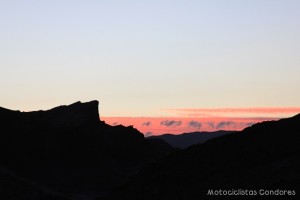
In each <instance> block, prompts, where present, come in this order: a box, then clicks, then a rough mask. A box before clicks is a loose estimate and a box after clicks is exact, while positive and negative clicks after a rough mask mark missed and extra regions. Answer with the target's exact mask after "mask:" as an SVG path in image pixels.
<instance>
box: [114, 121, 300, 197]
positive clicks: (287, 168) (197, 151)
mask: <svg viewBox="0 0 300 200" xmlns="http://www.w3.org/2000/svg"><path fill="white" fill-rule="evenodd" d="M299 133H300V115H296V116H294V117H291V118H287V119H281V120H279V121H268V122H262V123H258V124H255V125H253V126H251V127H248V128H246V129H244V130H243V131H240V132H236V133H232V134H228V135H225V136H221V137H217V138H214V139H211V140H209V141H207V142H205V143H203V144H198V145H193V146H191V147H190V148H187V149H185V150H182V151H177V152H174V153H172V154H170V155H169V156H167V157H164V158H163V159H161V160H159V161H157V162H156V163H153V164H150V165H148V166H147V167H145V168H144V169H143V170H141V171H140V172H139V173H138V174H137V175H135V176H134V177H132V179H131V180H130V181H129V182H127V183H126V184H125V185H123V187H121V188H120V189H119V190H118V191H116V192H115V193H114V194H113V195H111V196H110V199H118V198H120V197H122V198H124V199H126V198H129V197H130V199H132V200H135V199H146V200H150V199H151V200H154V199H155V200H156V199H164V200H185V199H203V198H204V199H209V198H211V197H213V196H207V193H208V190H209V189H219V190H220V189H223V190H225V189H228V190H232V189H236V190H238V189H244V190H246V189H248V190H250V189H253V190H256V192H257V193H258V192H259V189H264V190H266V189H273V190H277V189H279V190H289V191H291V192H292V193H293V194H294V195H299V194H298V193H299V189H300V170H299V169H300V146H299V142H300V135H299ZM294 195H292V197H295V196H294ZM257 196H259V193H258V194H257ZM248 197H249V196H248ZM288 197H289V196H288V195H287V196H284V197H283V198H285V199H287V198H288ZM233 198H234V197H233ZM249 198H250V197H249ZM219 199H222V196H219Z"/></svg>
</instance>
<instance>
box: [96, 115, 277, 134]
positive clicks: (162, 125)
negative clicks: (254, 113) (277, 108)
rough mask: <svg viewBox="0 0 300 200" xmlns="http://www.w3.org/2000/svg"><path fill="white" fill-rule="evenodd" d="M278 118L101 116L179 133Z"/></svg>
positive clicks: (233, 127)
mask: <svg viewBox="0 0 300 200" xmlns="http://www.w3.org/2000/svg"><path fill="white" fill-rule="evenodd" d="M276 119H278V118H228V117H227V118H226V117H214V118H213V117H206V118H203V117H202V118H179V117H170V118H168V117H101V120H103V121H105V122H106V123H108V124H110V125H119V124H122V125H124V126H134V128H136V129H138V130H139V131H140V132H142V133H143V134H145V135H147V136H149V135H160V134H166V133H171V134H181V133H187V132H195V131H208V132H210V131H216V130H242V129H244V128H246V127H248V126H251V125H252V124H255V123H258V122H262V121H269V120H276Z"/></svg>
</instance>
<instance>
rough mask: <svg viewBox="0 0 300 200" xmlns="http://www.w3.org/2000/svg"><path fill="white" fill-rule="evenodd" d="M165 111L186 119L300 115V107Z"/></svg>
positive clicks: (178, 109)
mask: <svg viewBox="0 0 300 200" xmlns="http://www.w3.org/2000/svg"><path fill="white" fill-rule="evenodd" d="M163 110H164V111H167V112H170V113H173V114H176V115H179V116H186V117H213V116H219V117H220V116H223V117H224V116H227V117H229V116H248V117H249V116H256V117H258V116H275V117H282V116H287V115H289V116H290V115H293V114H297V113H300V107H253V108H174V109H163Z"/></svg>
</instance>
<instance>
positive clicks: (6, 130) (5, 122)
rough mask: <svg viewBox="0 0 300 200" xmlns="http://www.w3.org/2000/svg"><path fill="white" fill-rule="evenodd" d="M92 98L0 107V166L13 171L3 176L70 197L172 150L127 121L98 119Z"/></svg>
mask: <svg viewBox="0 0 300 200" xmlns="http://www.w3.org/2000/svg"><path fill="white" fill-rule="evenodd" d="M98 104H99V103H98V101H91V102H88V103H81V102H76V103H74V104H71V105H69V106H59V107H56V108H53V109H51V110H48V111H34V112H20V111H12V110H8V109H5V108H0V127H1V133H0V166H2V167H1V168H2V169H4V171H5V170H9V171H11V172H12V173H13V174H14V175H13V177H14V178H9V177H10V176H9V175H8V174H6V175H5V174H3V173H2V174H3V176H4V177H7V178H6V179H5V180H10V182H9V183H10V185H11V184H12V181H11V180H28V183H29V182H36V185H39V186H41V187H46V188H50V189H51V190H54V191H57V192H58V193H60V194H62V195H65V196H69V197H70V198H73V197H74V196H77V195H83V196H84V195H89V196H93V193H95V194H97V195H101V194H106V193H109V192H110V191H111V189H112V188H114V187H116V186H117V185H119V184H121V183H122V182H123V181H124V180H126V179H127V177H128V176H129V175H130V174H132V173H135V172H136V170H137V169H139V168H140V167H142V166H143V165H145V164H147V163H149V162H153V160H155V159H158V158H159V157H161V156H164V155H165V154H167V153H168V152H169V151H170V150H172V148H171V147H170V146H169V145H168V144H167V143H165V142H163V141H161V140H145V139H144V136H143V134H142V133H140V132H139V131H138V130H136V129H134V128H133V127H124V126H122V125H119V126H110V125H107V124H105V123H104V122H103V121H100V119H99V114H98ZM21 182H22V181H21ZM4 185H5V184H4ZM8 185H9V184H8ZM19 185H20V184H19ZM22 185H24V184H23V183H22ZM28 188H32V187H31V186H30V187H28ZM7 190H8V189H7ZM2 197H3V196H2ZM0 199H5V196H4V197H3V198H1V193H0ZM85 199H88V197H86V198H85Z"/></svg>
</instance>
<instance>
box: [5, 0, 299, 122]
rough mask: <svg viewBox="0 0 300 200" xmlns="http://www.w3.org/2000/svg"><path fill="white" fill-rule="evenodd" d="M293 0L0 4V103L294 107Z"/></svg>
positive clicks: (151, 109)
mask: <svg viewBox="0 0 300 200" xmlns="http://www.w3.org/2000/svg"><path fill="white" fill-rule="evenodd" d="M299 10H300V1H297V0H293V1H292V0H285V1H283V0H273V1H271V0H265V1H250V0H248V1H247V0H246V1H164V0H161V1H113V0H112V1H92V0H87V1H67V0H60V1H56V0H51V1H50V0H49V1H46V0H45V1H33V0H27V1H21V0H19V1H17V0H10V1H4V0H1V1H0V27H1V31H0V69H1V73H0V84H1V88H0V95H1V98H0V106H3V107H8V108H11V109H19V110H36V109H48V108H51V107H53V106H56V105H60V104H70V103H72V102H75V101H77V100H81V101H89V100H92V99H97V100H99V101H100V110H101V111H100V114H101V115H104V116H161V115H163V113H162V109H167V108H174V109H175V108H222V107H268V106H271V107H296V106H299V102H300V93H299V89H300V78H299V74H300V56H299V53H300V37H299V35H300V12H299Z"/></svg>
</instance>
